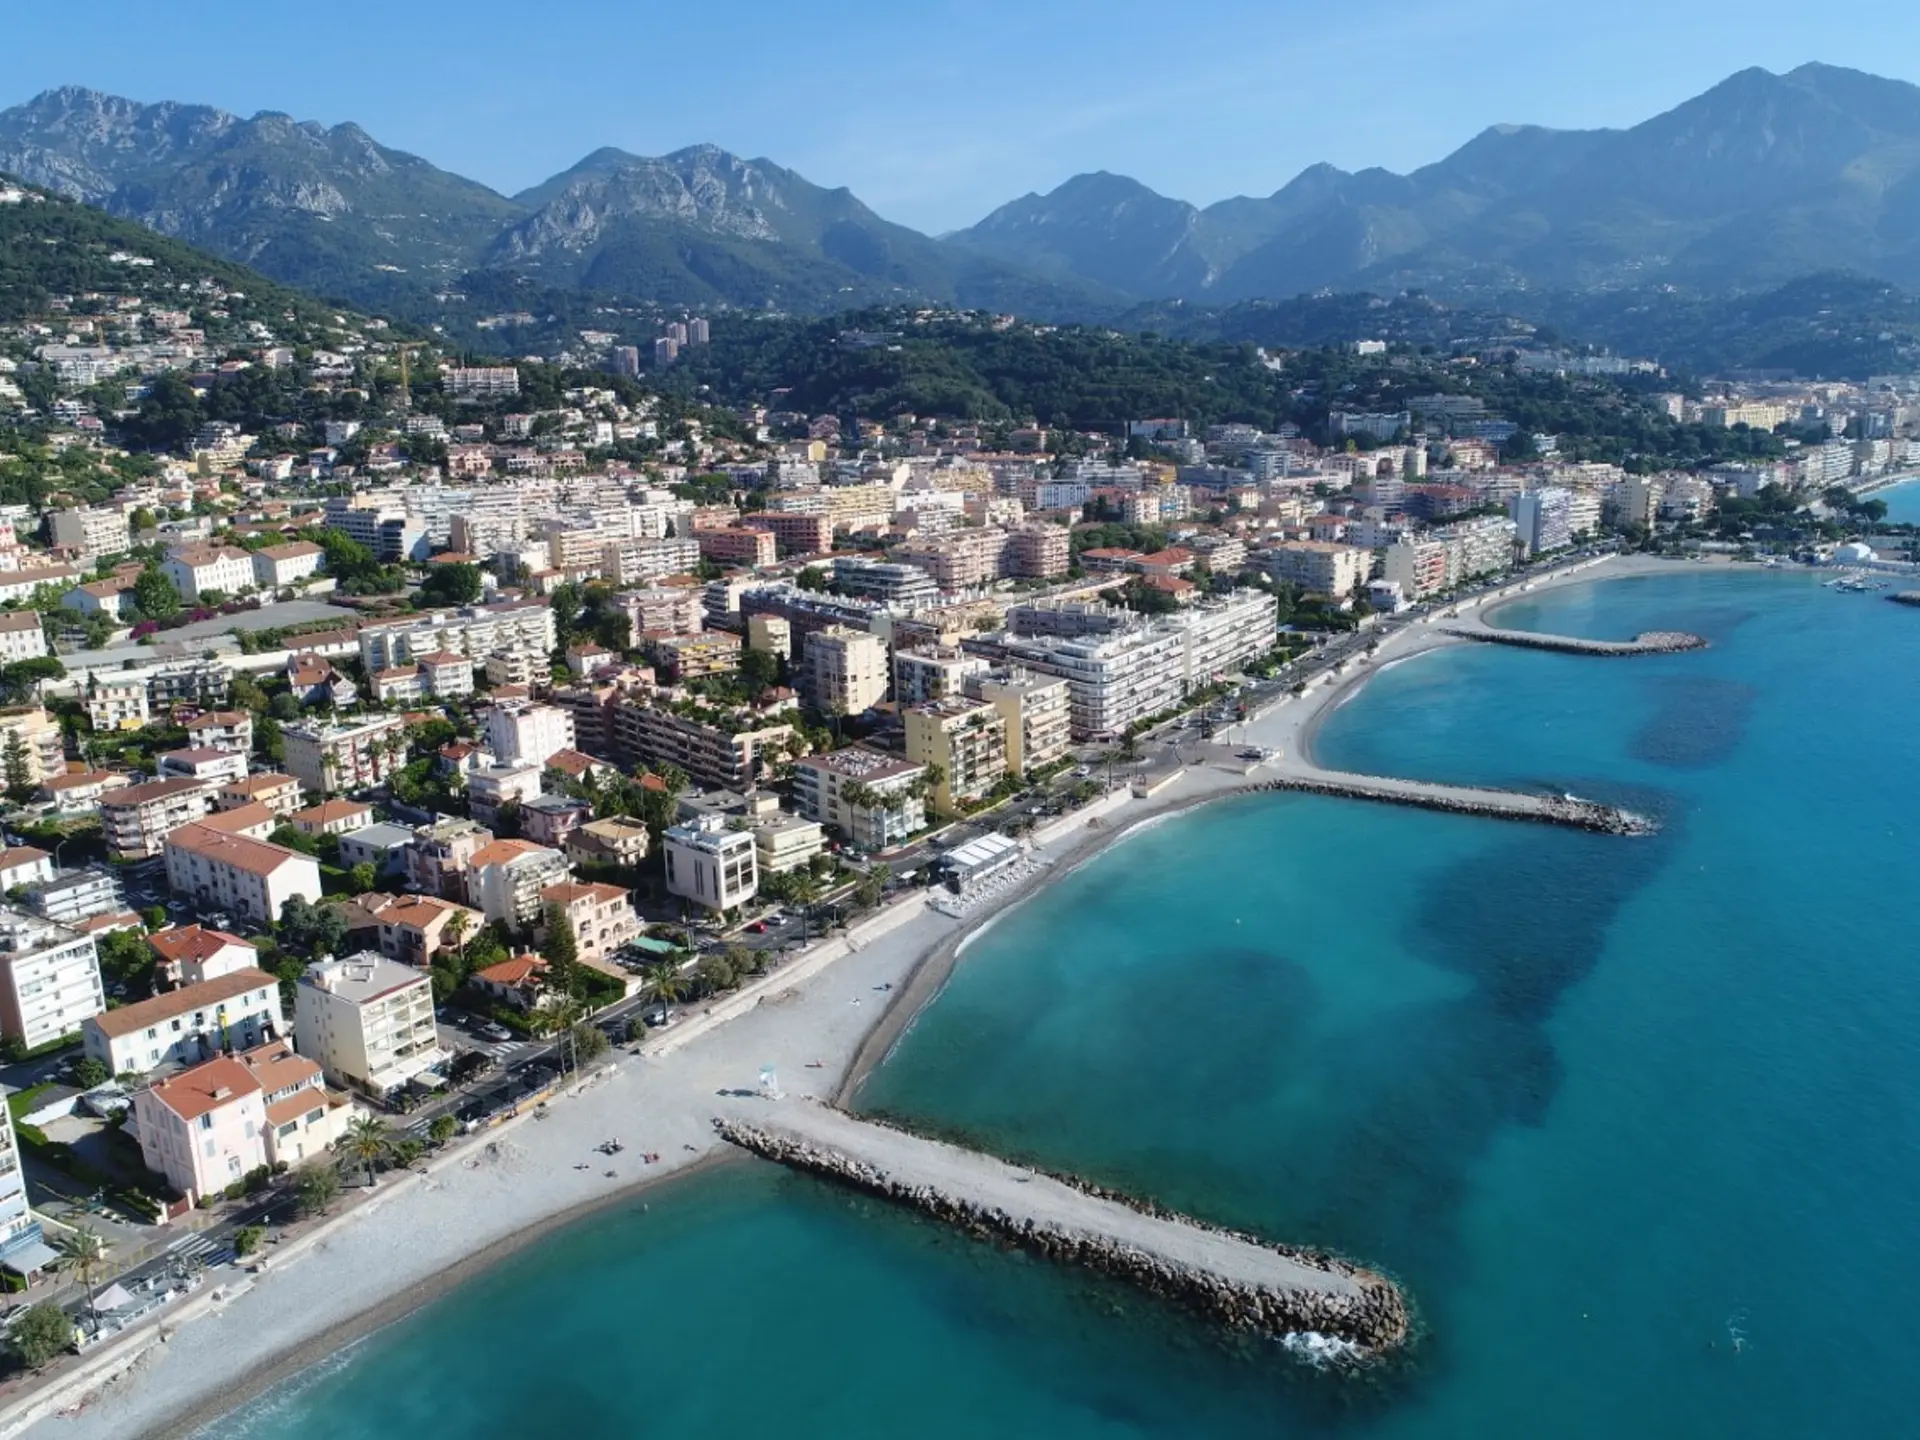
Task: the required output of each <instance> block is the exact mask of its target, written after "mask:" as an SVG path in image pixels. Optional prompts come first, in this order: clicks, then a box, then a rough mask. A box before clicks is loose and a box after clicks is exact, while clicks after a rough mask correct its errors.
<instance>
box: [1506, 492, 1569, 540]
mask: <svg viewBox="0 0 1920 1440" xmlns="http://www.w3.org/2000/svg"><path fill="white" fill-rule="evenodd" d="M1507 513H1508V514H1509V515H1511V516H1512V517H1513V523H1514V524H1515V525H1516V526H1518V527H1519V531H1520V539H1521V541H1522V542H1523V543H1524V544H1525V545H1526V547H1527V553H1528V554H1530V555H1545V554H1547V553H1548V552H1550V551H1554V550H1564V549H1565V548H1566V547H1567V546H1569V545H1571V544H1572V543H1573V523H1572V522H1573V492H1572V491H1570V490H1565V489H1562V488H1561V487H1560V486H1558V485H1547V486H1543V487H1542V488H1540V489H1538V490H1535V491H1532V492H1531V493H1529V494H1526V495H1516V496H1514V497H1513V499H1511V500H1509V501H1508V502H1507Z"/></svg>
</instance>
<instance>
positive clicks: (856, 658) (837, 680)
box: [806, 625, 887, 715]
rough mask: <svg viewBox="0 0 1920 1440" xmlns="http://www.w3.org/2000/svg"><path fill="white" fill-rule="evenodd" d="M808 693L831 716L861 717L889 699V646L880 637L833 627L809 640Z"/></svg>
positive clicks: (810, 637) (807, 662) (817, 633)
mask: <svg viewBox="0 0 1920 1440" xmlns="http://www.w3.org/2000/svg"><path fill="white" fill-rule="evenodd" d="M806 674H807V693H808V696H809V698H811V699H812V701H813V703H814V704H815V705H816V706H817V707H818V708H819V709H821V710H822V711H824V712H825V713H827V714H829V715H860V714H864V713H865V712H866V711H868V710H870V709H872V708H873V707H874V706H875V705H878V704H879V703H880V702H881V701H882V700H885V699H886V698H887V646H886V642H885V641H884V640H882V639H881V638H880V637H879V636H878V635H869V634H866V633H865V632H863V631H859V630H851V629H848V628H847V627H846V626H844V625H830V626H828V627H827V628H826V629H824V630H819V631H815V632H814V633H813V634H812V635H809V636H808V637H807V643H806Z"/></svg>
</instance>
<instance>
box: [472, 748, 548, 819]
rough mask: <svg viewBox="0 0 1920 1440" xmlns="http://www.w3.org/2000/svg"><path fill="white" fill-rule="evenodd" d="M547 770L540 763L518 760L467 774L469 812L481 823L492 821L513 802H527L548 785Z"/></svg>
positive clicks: (521, 803)
mask: <svg viewBox="0 0 1920 1440" xmlns="http://www.w3.org/2000/svg"><path fill="white" fill-rule="evenodd" d="M545 776H546V772H545V771H544V770H543V769H542V768H541V767H540V766H538V765H529V764H526V763H524V762H516V763H514V764H510V765H488V766H486V767H485V768H484V769H480V770H474V771H472V772H470V773H469V774H468V776H467V813H468V814H469V815H471V816H472V817H473V818H474V820H475V822H476V823H478V824H481V825H492V824H495V823H496V822H497V821H498V820H499V819H500V812H501V811H502V810H504V809H506V807H507V806H509V805H525V804H526V803H527V802H528V801H529V800H533V799H537V798H538V797H539V796H540V794H541V793H542V792H543V790H544V788H545Z"/></svg>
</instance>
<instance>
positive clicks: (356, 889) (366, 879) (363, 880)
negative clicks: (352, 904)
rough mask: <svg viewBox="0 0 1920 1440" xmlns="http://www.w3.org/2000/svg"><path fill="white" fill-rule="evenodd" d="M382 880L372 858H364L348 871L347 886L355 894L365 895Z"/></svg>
mask: <svg viewBox="0 0 1920 1440" xmlns="http://www.w3.org/2000/svg"><path fill="white" fill-rule="evenodd" d="M379 882H380V872H379V871H377V870H375V869H374V868H373V862H372V861H371V860H362V861H361V862H360V863H359V864H358V865H356V866H354V867H353V868H352V869H351V870H349V871H347V888H348V889H349V890H350V891H352V892H353V893H354V894H355V895H364V894H366V893H367V891H369V890H371V889H373V887H374V886H375V885H377V884H378V883H379Z"/></svg>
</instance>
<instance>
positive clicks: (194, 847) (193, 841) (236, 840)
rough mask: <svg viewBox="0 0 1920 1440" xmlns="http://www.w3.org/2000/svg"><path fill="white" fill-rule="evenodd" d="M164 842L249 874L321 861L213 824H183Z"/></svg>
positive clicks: (272, 871) (271, 872) (268, 873)
mask: <svg viewBox="0 0 1920 1440" xmlns="http://www.w3.org/2000/svg"><path fill="white" fill-rule="evenodd" d="M228 813H229V814H231V813H233V812H231V811H229V812H228ZM163 843H164V844H165V845H166V847H167V848H168V849H169V850H175V849H178V850H185V851H186V852H187V853H188V854H190V855H199V856H201V857H203V858H204V859H207V860H211V861H217V862H218V863H220V864H222V865H231V866H232V867H233V868H234V869H236V870H244V871H246V872H247V873H248V874H249V875H271V874H273V873H274V872H275V871H276V870H278V869H279V868H280V867H281V866H282V865H285V864H286V863H287V862H288V861H290V860H305V861H306V862H307V863H308V864H310V865H313V864H316V863H317V862H315V861H314V860H313V859H312V857H310V856H307V855H302V854H301V853H300V852H299V851H297V850H288V849H286V848H284V847H282V846H279V845H274V844H270V843H269V842H267V841H265V840H255V839H254V838H253V837H252V836H249V835H229V834H227V833H226V832H225V831H222V830H216V829H214V828H213V827H212V826H211V825H201V824H194V825H182V826H181V827H180V828H179V829H178V830H174V831H170V832H169V833H168V835H167V838H166V840H165V841H164V842H163Z"/></svg>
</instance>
